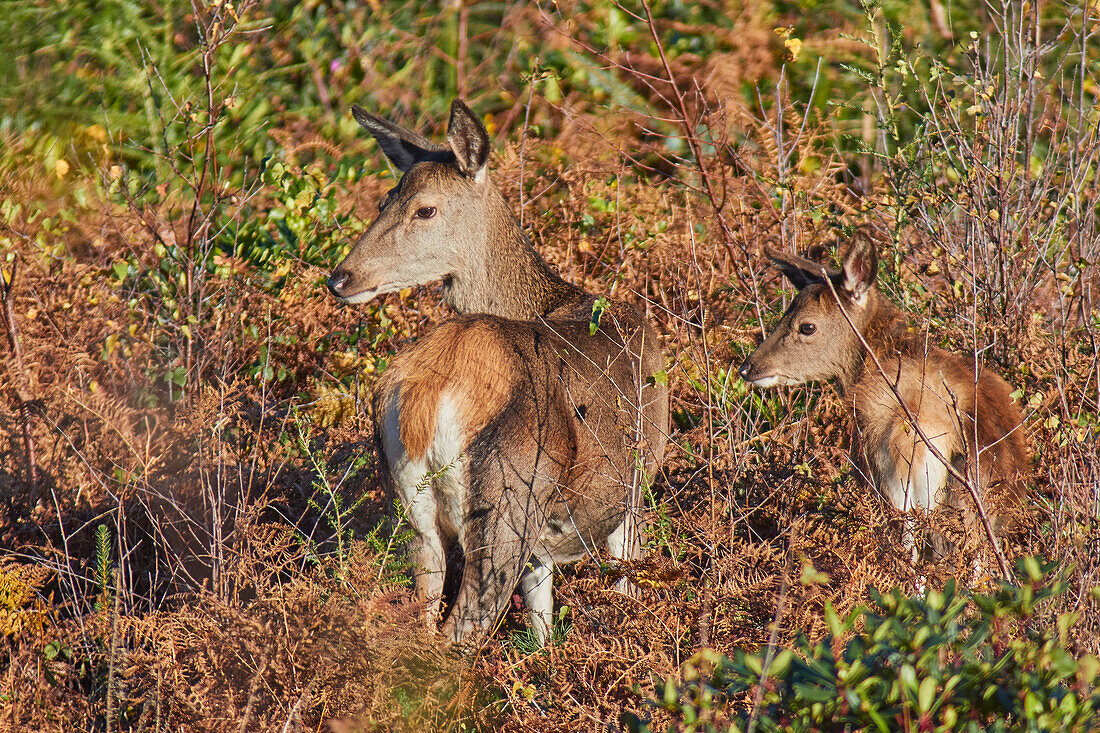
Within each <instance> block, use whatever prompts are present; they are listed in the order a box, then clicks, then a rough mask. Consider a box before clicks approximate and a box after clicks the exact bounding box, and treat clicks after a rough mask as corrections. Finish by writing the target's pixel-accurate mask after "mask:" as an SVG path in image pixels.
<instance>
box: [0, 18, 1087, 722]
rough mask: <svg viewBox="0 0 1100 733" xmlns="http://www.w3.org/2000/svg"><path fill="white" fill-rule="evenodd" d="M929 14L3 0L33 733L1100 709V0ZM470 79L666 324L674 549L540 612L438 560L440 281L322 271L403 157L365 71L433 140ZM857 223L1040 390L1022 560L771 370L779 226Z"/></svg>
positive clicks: (601, 271) (1070, 717) (2, 573)
mask: <svg viewBox="0 0 1100 733" xmlns="http://www.w3.org/2000/svg"><path fill="white" fill-rule="evenodd" d="M929 7H930V11H929V10H928V9H926V8H924V7H923V6H922V7H920V8H918V7H916V6H911V5H910V4H906V3H891V2H883V3H880V4H874V3H870V4H866V5H864V4H858V3H853V2H845V1H842V0H813V1H811V0H798V1H797V2H774V3H741V2H724V3H678V2H642V3H640V4H623V5H620V4H616V3H612V2H602V1H601V2H573V1H572V0H568V1H566V2H558V3H556V4H522V3H521V4H512V5H501V4H496V3H479V2H474V3H427V4H424V3H409V2H403V1H390V0H381V1H379V2H373V1H372V2H368V3H362V4H361V3H351V2H337V3H320V2H314V1H312V0H311V1H308V2H301V3H290V2H282V1H281V0H263V1H256V2H251V1H250V2H241V3H229V2H222V1H221V0H217V1H215V2H194V3H178V2H167V3H162V4H160V5H150V4H147V3H138V2H115V3H108V4H103V3H87V2H77V3H52V4H51V3H39V2H35V1H33V0H14V1H13V2H9V3H8V4H7V5H6V6H5V13H4V16H3V18H0V75H2V76H3V78H4V79H5V80H6V82H5V86H4V88H3V90H0V142H2V143H3V146H2V150H0V253H2V256H0V271H2V274H3V281H2V282H0V306H2V307H0V313H2V314H3V318H2V319H0V325H2V326H3V330H4V334H3V336H0V342H2V343H0V350H3V351H4V355H5V356H4V359H3V361H0V635H2V636H3V642H2V652H0V728H5V729H11V730H31V729H33V730H71V729H73V728H79V729H88V730H111V731H114V730H133V731H139V730H167V729H183V730H227V729H236V730H269V729H279V730H305V729H310V730H318V729H325V728H326V726H327V727H328V728H331V729H333V730H349V731H350V730H391V729H392V730H401V729H404V730H435V729H458V730H476V729H480V730H524V731H527V730H539V731H555V730H560V731H573V730H578V729H600V730H605V729H607V728H608V727H611V728H616V727H621V726H624V725H627V724H628V723H629V724H630V725H633V726H636V727H637V726H642V725H649V726H650V727H651V728H652V729H654V730H657V729H665V728H668V727H670V726H671V727H672V728H673V729H699V730H704V729H717V728H718V727H720V726H730V725H734V726H740V727H741V728H746V727H748V728H754V729H756V728H758V729H761V730H765V729H777V728H778V729H783V728H784V726H786V727H787V728H788V729H796V728H798V726H803V727H802V728H800V729H837V730H840V729H843V726H845V725H847V726H851V727H852V728H853V729H854V728H860V727H877V728H882V725H886V727H887V728H889V729H895V728H898V727H900V728H907V729H913V730H922V729H941V730H955V729H963V728H965V726H966V725H970V724H972V723H973V720H978V721H979V723H974V724H975V725H979V724H980V725H982V726H996V725H1003V726H1005V727H1006V729H1013V730H1016V729H1019V730H1023V729H1027V725H1029V723H1027V721H1033V722H1034V726H1033V727H1032V729H1053V728H1057V727H1058V726H1059V725H1066V726H1072V725H1078V726H1079V727H1085V726H1087V725H1088V722H1087V718H1086V717H1085V715H1086V711H1088V710H1089V708H1088V705H1093V706H1094V708H1095V704H1096V699H1095V694H1096V693H1095V674H1096V670H1095V656H1096V655H1097V654H1098V653H1100V599H1098V598H1097V597H1096V594H1095V592H1094V588H1095V587H1096V586H1097V585H1098V584H1100V561H1098V554H1097V552H1096V549H1097V547H1100V468H1098V467H1100V456H1097V447H1096V446H1097V437H1098V435H1100V345H1098V341H1097V338H1096V335H1097V328H1098V327H1100V315H1098V309H1100V305H1098V303H1097V301H1096V286H1097V283H1098V278H1097V275H1098V271H1097V267H1098V262H1100V236H1098V230H1097V214H1098V210H1097V201H1098V198H1097V195H1096V185H1097V181H1096V171H1097V170H1098V168H1100V160H1098V151H1100V144H1098V140H1097V126H1096V115H1097V94H1098V92H1100V84H1098V79H1097V72H1098V71H1100V66H1098V62H1100V60H1098V58H1097V55H1098V53H1100V49H1098V48H1097V45H1096V43H1095V39H1094V35H1095V32H1096V28H1097V18H1096V17H1095V12H1096V9H1095V7H1094V5H1093V4H1090V3H1086V2H1079V3H1078V2H1047V3H1026V4H1022V5H1021V4H1019V3H1004V4H1001V3H978V2H956V3H941V2H938V0H934V1H933V2H932V3H931V4H930V6H929ZM456 95H459V96H463V97H465V98H466V100H467V101H468V102H469V103H470V104H471V106H472V107H473V108H474V109H475V110H477V111H478V112H479V113H480V114H482V115H484V118H485V121H486V124H487V126H488V127H489V129H490V131H491V133H492V135H493V141H494V157H493V161H492V168H493V173H492V175H493V178H494V181H495V182H496V183H497V184H498V185H499V186H500V187H501V189H502V190H503V192H504V193H505V195H506V197H507V198H508V200H509V201H510V202H511V204H512V205H513V207H514V210H515V212H516V215H517V216H518V217H519V218H520V220H521V221H522V222H523V225H524V227H525V228H526V229H527V231H528V232H529V233H530V235H531V237H532V239H533V240H534V242H535V243H536V246H537V247H538V249H539V251H540V252H541V253H542V254H543V255H544V256H545V257H546V258H547V259H548V260H549V261H550V262H551V263H552V264H553V265H554V266H555V267H556V268H557V269H558V270H559V271H561V273H562V274H563V276H564V277H565V278H567V279H568V280H570V281H572V282H575V283H578V284H580V285H583V286H584V287H586V288H588V289H589V290H591V291H594V292H599V293H603V294H607V295H611V296H614V297H617V298H622V299H625V300H628V301H631V302H633V303H635V304H636V305H638V306H639V307H640V308H643V309H644V310H645V311H646V312H647V314H648V317H649V318H650V319H651V321H652V322H653V323H654V325H655V326H656V327H657V329H658V332H659V333H660V334H661V338H662V340H663V345H664V347H665V352H666V355H667V369H666V370H665V372H664V375H663V378H667V380H668V383H669V386H670V390H671V395H672V405H671V407H672V424H671V426H670V436H669V437H670V447H669V451H668V457H667V460H666V462H665V465H664V466H663V468H662V470H661V472H660V473H659V474H658V475H657V476H655V477H653V481H652V485H650V486H648V487H647V506H648V516H647V525H648V530H647V535H646V538H645V547H646V548H647V551H646V554H645V557H644V558H643V559H641V560H638V561H635V562H630V563H622V564H614V563H611V562H608V558H606V557H601V556H598V555H594V556H592V557H589V558H586V559H584V560H582V561H581V562H579V563H577V564H576V565H574V566H572V567H567V568H565V569H563V570H562V571H561V574H560V577H558V578H556V579H555V587H556V588H557V589H558V590H557V592H556V598H555V608H556V613H555V619H556V623H555V628H554V639H553V643H551V644H549V645H548V646H547V647H546V648H544V649H537V648H535V645H533V644H532V643H531V639H530V636H529V634H528V633H527V631H526V625H525V623H524V619H523V609H522V608H521V607H519V605H518V602H517V603H516V604H513V605H511V606H510V608H509V610H508V612H507V614H506V616H505V618H504V619H503V620H502V622H501V625H500V627H499V628H498V629H497V630H496V631H495V633H494V634H493V635H492V636H491V637H490V638H489V640H488V642H487V644H486V645H485V646H484V648H481V649H479V650H477V651H476V652H469V651H468V650H467V651H466V652H462V651H460V650H452V649H448V648H447V647H445V646H444V645H443V644H442V643H441V641H440V640H439V639H438V638H437V637H435V636H434V635H433V634H431V633H429V632H428V631H427V630H426V629H425V628H424V625H423V623H422V620H421V618H420V614H419V611H418V608H417V606H416V603H415V601H414V599H413V598H412V595H411V593H410V590H409V582H408V579H409V577H410V574H411V571H412V568H411V567H410V564H409V558H408V557H407V554H406V552H405V545H406V543H407V541H408V539H409V537H410V535H409V529H408V525H407V522H406V521H405V520H404V519H403V517H402V514H401V511H400V507H399V506H397V505H396V504H395V502H394V500H393V497H392V496H390V495H388V494H387V492H386V491H385V489H384V488H383V485H382V482H381V479H380V476H379V472H378V462H377V456H376V454H375V446H374V442H373V439H372V436H371V432H372V424H371V416H370V395H371V390H372V388H373V386H374V384H375V382H376V380H377V379H378V376H379V375H380V374H381V373H383V372H384V371H385V369H386V368H387V366H388V364H389V363H390V361H391V360H392V358H393V356H394V354H396V353H398V352H399V351H400V350H402V349H403V348H405V347H407V346H408V345H409V344H410V343H412V342H413V341H414V340H415V339H417V338H418V337H419V336H421V335H423V334H424V333H427V332H428V331H429V330H431V329H432V328H433V327H434V326H436V325H437V324H439V323H440V322H441V321H442V320H443V319H445V318H446V317H448V315H449V313H448V312H447V309H446V307H445V306H442V305H441V304H440V298H439V297H438V293H437V290H436V289H435V288H433V287H425V288H420V289H413V290H409V291H405V292H402V293H400V294H395V295H391V296H387V297H385V298H382V299H379V300H377V301H375V302H372V303H370V304H366V305H363V306H359V307H356V308H348V307H343V306H340V305H339V304H337V303H336V301H335V300H334V299H332V298H331V296H329V295H327V293H326V292H325V288H324V285H323V281H324V277H325V276H326V274H327V273H328V272H329V271H330V270H331V268H332V267H333V266H334V265H335V263H336V262H337V261H339V259H340V258H341V256H342V255H343V254H345V253H346V252H347V250H348V248H349V247H350V245H351V243H352V242H354V240H355V239H356V238H357V237H358V236H359V234H361V233H362V231H364V229H365V227H366V226H367V224H368V223H369V222H370V220H371V219H372V216H373V212H374V210H375V208H376V206H377V202H378V200H379V199H380V198H381V196H382V195H383V193H384V192H385V191H386V190H387V189H388V188H390V187H392V185H393V184H394V177H393V172H392V171H390V170H389V168H388V167H387V165H386V163H385V162H384V159H383V156H382V155H381V153H380V152H379V151H378V150H377V149H376V148H375V147H374V146H373V144H372V143H370V142H368V141H367V140H366V139H365V137H364V136H362V135H360V134H359V132H358V131H357V128H356V125H355V123H354V121H353V120H352V119H351V117H350V115H349V114H348V108H349V107H350V105H351V104H352V103H357V104H361V105H363V106H364V107H367V108H369V109H371V110H372V111H376V112H378V113H380V114H383V115H385V116H388V117H391V118H392V119H394V120H395V121H397V122H399V123H401V124H404V125H407V126H409V127H412V128H414V129H418V130H422V131H424V132H425V134H428V135H429V136H432V137H433V138H434V139H439V138H440V134H441V133H442V130H443V127H444V126H445V123H446V109H447V107H448V105H449V104H450V101H451V97H453V96H456ZM857 227H860V228H864V229H866V230H869V231H872V232H873V233H874V234H875V236H876V238H877V239H878V241H880V242H881V243H882V245H883V248H884V249H883V258H882V259H883V267H882V272H881V273H880V279H879V280H880V282H881V283H883V287H884V289H885V290H886V291H887V292H888V295H889V296H890V297H891V298H892V299H893V300H895V301H896V302H897V303H898V304H899V305H901V306H903V307H904V309H905V310H906V312H907V313H908V314H909V315H910V317H911V319H912V323H913V324H914V328H919V329H927V332H928V334H929V339H930V341H931V342H933V343H936V344H937V345H939V346H942V347H944V348H947V349H950V350H953V351H957V352H960V353H965V354H967V355H973V358H974V359H975V362H976V363H981V364H983V365H986V366H988V367H989V368H992V369H994V370H995V371H997V372H998V373H1000V374H1002V375H1003V376H1004V377H1005V379H1006V380H1007V381H1008V382H1009V383H1010V384H1011V385H1012V386H1013V388H1014V389H1015V390H1016V396H1017V398H1018V399H1019V401H1020V403H1021V405H1023V407H1024V409H1025V413H1026V425H1025V428H1026V431H1027V436H1028V444H1029V447H1030V448H1031V450H1032V452H1033V462H1032V465H1033V469H1034V472H1033V475H1032V478H1031V480H1030V481H1029V484H1028V497H1027V498H1028V500H1027V501H1026V502H1025V504H1024V506H1022V507H1020V508H1019V510H1018V511H1017V513H1016V515H1015V516H1013V517H1011V519H1012V521H1011V522H1010V523H1009V526H1008V529H1007V530H1006V531H1005V533H1004V535H1003V537H1002V542H1003V545H1004V552H1005V554H1006V555H1008V556H1009V557H1010V558H1012V559H1014V560H1020V559H1022V558H1033V559H1032V560H1021V562H1022V564H1021V566H1020V567H1021V568H1023V570H1022V572H1023V576H1020V577H1019V578H1018V579H1016V580H1017V582H1015V583H1014V584H1013V583H1008V582H1007V581H1008V580H1010V579H1004V578H999V577H997V572H996V571H995V568H996V565H995V564H994V563H993V558H992V555H991V550H990V548H989V547H987V546H986V544H987V543H986V542H985V540H984V538H982V537H970V536H968V535H967V528H966V527H964V526H963V524H962V523H961V522H960V521H959V519H958V517H955V516H952V515H950V514H943V515H932V516H926V517H920V518H919V519H918V522H919V523H920V524H921V525H922V526H923V527H925V528H928V529H934V530H936V531H938V532H940V533H941V534H943V535H944V536H945V537H947V538H948V539H950V540H951V541H952V543H953V544H954V545H955V546H956V547H958V548H960V549H959V551H958V552H956V553H954V554H951V555H948V556H946V557H942V558H937V559H932V560H929V561H927V562H924V563H922V564H921V565H920V566H914V564H913V563H912V561H911V559H910V557H909V555H908V553H905V552H902V551H901V550H900V540H899V538H900V537H901V533H902V529H903V521H904V520H903V518H902V517H899V516H897V515H896V514H895V513H893V512H891V511H890V510H888V509H887V507H886V505H885V504H884V502H883V501H882V499H881V497H879V496H877V495H876V494H875V493H874V492H873V491H870V490H868V489H867V488H865V487H864V486H863V485H862V484H861V483H859V481H858V480H857V476H856V475H855V471H854V469H853V468H852V466H851V464H850V462H849V460H848V455H847V451H846V448H847V445H848V434H847V427H846V407H845V404H844V402H843V400H842V399H841V398H840V396H839V395H837V394H836V392H835V390H834V389H832V388H831V387H829V386H827V385H816V386H809V387H804V388H799V389H793V390H777V391H769V392H761V391H754V390H749V389H748V388H747V387H746V385H745V384H744V383H743V382H741V381H740V380H739V379H738V378H737V375H736V365H737V364H739V363H740V362H741V360H742V359H743V358H744V357H745V356H746V355H747V353H749V352H750V351H751V350H752V348H753V347H754V344H755V342H756V339H757V337H758V336H759V334H760V333H761V332H762V330H763V329H766V328H767V327H768V326H769V325H770V324H771V323H772V322H773V321H774V319H775V318H776V316H777V314H778V313H779V312H780V311H781V309H782V307H783V306H784V305H785V304H786V303H787V301H788V300H789V298H790V296H791V293H790V292H789V291H787V290H785V289H784V286H783V285H782V284H781V283H779V281H778V280H777V279H774V278H773V277H772V276H771V275H769V274H768V272H767V268H766V263H765V262H764V260H763V258H762V257H761V256H760V254H759V253H760V249H761V246H762V245H763V244H771V245H772V246H780V247H783V248H786V249H788V250H791V251H799V252H804V251H806V250H808V249H809V248H810V247H812V246H823V247H825V248H826V249H827V250H828V251H832V248H833V245H834V242H836V241H838V240H839V241H841V242H843V241H844V239H845V237H846V236H847V235H848V234H850V233H851V232H852V231H853V230H854V229H855V228H857ZM1034 558H1042V559H1041V560H1039V559H1034ZM1048 563H1049V564H1048ZM1034 568H1040V569H1041V572H1039V574H1038V575H1036V572H1035V571H1034ZM623 576H625V577H627V578H628V579H630V580H631V581H632V583H633V584H634V586H635V588H636V593H634V594H631V595H625V594H622V593H620V592H618V591H617V590H616V589H615V588H616V582H617V581H618V580H619V579H620V578H621V577H623ZM921 588H923V589H924V590H923V591H920V590H918V589H921ZM1028 594H1030V595H1028ZM1025 596H1026V597H1025ZM1039 599H1041V602H1039ZM1025 606H1026V608H1025ZM922 629H924V630H927V631H924V630H922ZM933 639H934V640H933ZM933 651H934V652H935V653H934V654H933V653H932V652H933ZM998 665H1000V666H998ZM987 667H989V669H987ZM857 668H858V670H859V671H858V675H857V673H856V672H853V671H852V670H853V669H857ZM993 668H995V669H993ZM910 669H911V670H912V672H910V671H909V670H910ZM1090 670H1091V671H1090ZM994 672H995V674H994ZM853 675H856V676H859V675H862V676H861V677H860V680H861V682H858V683H855V682H853V681H852V680H853V679H854V678H853V677H852V676H853ZM990 675H993V676H992V677H991V676H990ZM996 675H1000V676H999V677H998V676H996ZM1090 675H1091V677H1090ZM761 676H763V677H764V684H763V685H761V684H759V682H760V678H761ZM928 680H931V681H930V682H929V681H928ZM860 685H863V686H862V687H860ZM982 685H986V686H985V687H983V686H982ZM1013 685H1015V686H1013ZM1090 685H1092V686H1091V687H1090ZM990 686H992V687H990ZM1025 687H1026V688H1027V689H1026V691H1024V692H1022V693H1021V691H1023V690H1024V689H1025ZM857 688H858V689H857ZM990 689H993V692H991V693H989V695H988V696H987V695H986V693H987V692H989V690H990ZM1002 693H1004V694H1002ZM1013 694H1015V695H1016V697H1013ZM853 695H854V697H853ZM1071 698H1072V701H1073V702H1072V703H1071V702H1067V700H1071ZM993 701H996V703H994V702H993ZM857 708H858V709H857ZM1094 708H1093V709H1094ZM952 711H953V712H952ZM1009 711H1015V712H1009ZM972 714H973V715H976V716H977V718H973V717H968V716H972ZM1060 715H1061V716H1063V717H1060V718H1059V717H1057V716H1060ZM860 716H863V717H860ZM876 716H878V719H877V720H876ZM899 716H900V717H899ZM952 716H953V717H952ZM1029 716H1031V717H1029ZM1043 716H1047V717H1045V718H1044V717H1043ZM1051 716H1053V717H1051ZM1075 716H1076V717H1075ZM643 718H644V719H646V720H647V722H643ZM878 720H881V721H882V723H880V722H878ZM630 721H633V722H630ZM708 726H709V728H708Z"/></svg>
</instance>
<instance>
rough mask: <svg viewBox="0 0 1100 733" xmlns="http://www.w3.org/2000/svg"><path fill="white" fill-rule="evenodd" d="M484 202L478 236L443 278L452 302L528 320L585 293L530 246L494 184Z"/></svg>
mask: <svg viewBox="0 0 1100 733" xmlns="http://www.w3.org/2000/svg"><path fill="white" fill-rule="evenodd" d="M486 204H487V206H486V211H485V219H484V227H479V229H480V236H474V237H472V239H473V240H474V241H473V242H472V243H471V244H472V246H471V248H470V251H469V253H468V256H467V257H466V258H464V259H463V262H462V265H461V266H460V267H458V268H457V269H456V271H455V272H454V273H453V274H452V275H451V276H450V277H448V278H447V279H446V280H445V281H444V285H443V287H444V291H443V297H444V299H445V300H446V301H447V304H448V305H450V306H451V308H453V309H454V310H455V311H456V312H458V313H488V314H491V315H495V316H501V317H503V318H512V319H515V320H533V319H535V318H539V317H543V316H549V315H550V314H552V313H553V312H554V311H561V310H563V309H566V308H568V307H569V306H571V305H573V304H575V303H578V302H580V301H581V300H583V299H584V297H585V295H586V294H585V292H584V291H583V290H581V289H580V288H578V287H577V286H575V285H571V284H570V283H567V282H565V280H563V279H562V278H561V276H560V275H558V273H557V272H555V271H554V269H553V268H552V267H551V266H550V265H549V264H547V262H546V261H545V260H544V259H542V257H540V256H539V254H538V253H537V252H536V251H535V248H534V247H533V246H532V244H531V241H530V240H529V239H528V238H527V236H526V235H525V234H524V233H523V229H522V228H521V227H520V225H519V222H518V221H517V220H516V218H515V216H514V215H513V214H512V212H511V210H510V209H509V208H508V204H507V202H505V200H504V197H503V196H501V194H500V193H499V191H497V190H496V189H495V188H493V189H492V190H491V192H490V193H489V194H488V195H487V196H486Z"/></svg>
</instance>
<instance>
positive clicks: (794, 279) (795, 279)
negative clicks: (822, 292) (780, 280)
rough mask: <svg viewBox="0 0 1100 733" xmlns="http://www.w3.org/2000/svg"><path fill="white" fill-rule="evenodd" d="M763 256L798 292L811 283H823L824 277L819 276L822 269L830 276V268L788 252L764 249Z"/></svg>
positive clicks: (769, 248)
mask: <svg viewBox="0 0 1100 733" xmlns="http://www.w3.org/2000/svg"><path fill="white" fill-rule="evenodd" d="M764 255H765V256H766V257H767V258H768V259H769V260H771V261H772V264H773V265H775V268H776V269H777V270H779V271H780V272H782V273H783V276H784V277H786V278H787V279H788V280H790V281H791V285H794V286H795V287H796V288H798V289H799V290H801V289H802V288H804V287H806V286H807V285H812V284H813V283H822V282H825V277H824V276H823V275H822V274H821V271H822V269H823V268H824V269H825V271H826V273H827V274H831V272H830V268H827V267H826V266H825V265H822V264H821V263H820V262H814V261H813V260H808V259H806V258H805V257H800V256H798V255H795V254H790V253H789V252H782V251H780V250H777V249H772V248H771V247H765V248H764Z"/></svg>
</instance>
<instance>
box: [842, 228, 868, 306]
mask: <svg viewBox="0 0 1100 733" xmlns="http://www.w3.org/2000/svg"><path fill="white" fill-rule="evenodd" d="M877 277H878V249H877V248H876V247H875V243H874V242H873V241H871V238H870V237H869V236H867V234H866V233H865V232H861V231H857V232H856V233H855V235H854V236H853V238H852V248H851V249H850V250H848V255H847V256H846V257H845V258H844V269H843V270H842V273H841V277H840V278H839V280H840V282H839V283H838V285H839V287H840V289H841V290H842V291H844V293H845V294H847V296H848V297H849V298H851V299H852V301H853V302H854V303H857V304H860V303H862V302H863V299H864V298H865V297H866V296H867V291H869V290H870V289H871V288H872V287H873V286H874V284H875V278H877Z"/></svg>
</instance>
